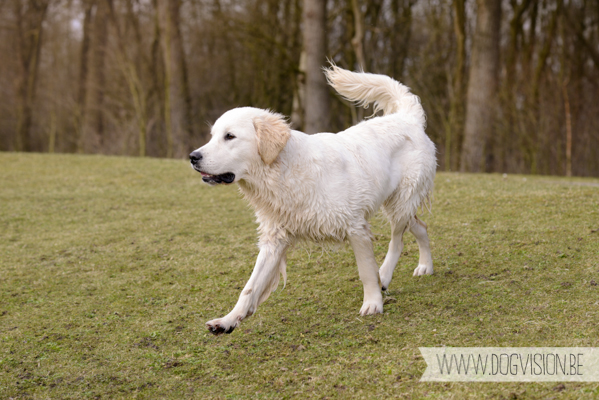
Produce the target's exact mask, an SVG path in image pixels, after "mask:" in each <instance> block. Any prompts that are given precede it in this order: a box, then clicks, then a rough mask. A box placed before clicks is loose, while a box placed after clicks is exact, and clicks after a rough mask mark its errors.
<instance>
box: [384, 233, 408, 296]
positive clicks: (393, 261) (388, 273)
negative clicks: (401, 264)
mask: <svg viewBox="0 0 599 400" xmlns="http://www.w3.org/2000/svg"><path fill="white" fill-rule="evenodd" d="M391 228H392V229H391V235H392V236H391V242H390V243H389V250H388V251H387V255H386V256H385V261H383V265H382V266H381V269H380V270H379V276H380V277H381V285H382V287H383V290H387V288H389V284H390V283H391V278H393V271H394V270H395V266H396V265H397V262H398V261H399V257H400V256H401V252H402V251H403V234H404V232H405V231H406V229H407V224H406V223H405V222H402V223H391Z"/></svg>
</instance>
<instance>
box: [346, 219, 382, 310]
mask: <svg viewBox="0 0 599 400" xmlns="http://www.w3.org/2000/svg"><path fill="white" fill-rule="evenodd" d="M349 242H350V244H351V246H352V248H353V250H354V254H355V256H356V262H357V263H358V272H359V274H360V279H361V280H362V284H363V285H364V303H363V304H362V308H361V309H360V315H371V314H379V313H382V312H383V295H382V293H381V281H380V279H379V269H378V266H377V263H376V259H375V258H374V251H373V249H372V239H371V234H370V229H369V228H368V225H367V224H365V225H364V227H363V228H361V229H360V230H358V231H357V232H355V233H353V234H352V235H350V236H349Z"/></svg>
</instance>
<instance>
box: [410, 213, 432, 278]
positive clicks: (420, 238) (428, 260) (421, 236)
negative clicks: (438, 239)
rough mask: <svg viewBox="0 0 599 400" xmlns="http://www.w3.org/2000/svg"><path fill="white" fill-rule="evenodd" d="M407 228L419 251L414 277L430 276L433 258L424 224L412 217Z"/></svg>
mask: <svg viewBox="0 0 599 400" xmlns="http://www.w3.org/2000/svg"><path fill="white" fill-rule="evenodd" d="M409 227H410V232H412V234H413V235H414V236H416V242H418V250H419V251H420V259H419V260H418V266H417V267H416V269H414V276H420V275H432V274H433V257H432V256H431V248H430V245H429V242H428V234H427V233H426V224H425V223H424V222H422V221H420V220H419V219H418V217H416V216H414V218H413V219H412V221H410V224H409Z"/></svg>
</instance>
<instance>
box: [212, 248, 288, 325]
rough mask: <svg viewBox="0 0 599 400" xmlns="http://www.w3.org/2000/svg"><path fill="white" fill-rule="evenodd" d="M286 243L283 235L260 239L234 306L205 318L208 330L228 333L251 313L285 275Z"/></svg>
mask: <svg viewBox="0 0 599 400" xmlns="http://www.w3.org/2000/svg"><path fill="white" fill-rule="evenodd" d="M288 246H289V244H288V242H287V241H286V240H285V239H281V238H272V237H271V238H270V239H269V240H264V241H262V240H261V244H260V253H259V254H258V259H257V260H256V266H255V267H254V271H253V272H252V275H251V276H250V279H249V280H248V282H247V284H246V285H245V287H244V288H243V291H242V292H241V295H240V296H239V300H238V301H237V304H236V305H235V307H234V308H233V310H232V311H231V312H230V313H229V314H227V315H226V316H224V317H223V318H218V319H213V320H212V321H208V322H206V327H207V328H208V330H209V331H210V332H212V333H214V334H215V335H219V334H221V333H231V332H233V329H235V328H236V327H237V326H238V325H239V323H240V322H241V321H242V320H243V319H244V318H246V317H249V316H250V315H252V314H253V313H254V312H255V311H256V309H257V308H258V306H259V305H260V303H262V302H263V301H264V300H266V299H267V298H268V296H269V295H270V294H271V293H272V292H273V291H274V290H275V289H276V288H277V285H278V283H279V278H280V275H281V274H283V275H285V271H284V270H283V269H284V268H285V265H286V264H285V254H286V252H287V248H288Z"/></svg>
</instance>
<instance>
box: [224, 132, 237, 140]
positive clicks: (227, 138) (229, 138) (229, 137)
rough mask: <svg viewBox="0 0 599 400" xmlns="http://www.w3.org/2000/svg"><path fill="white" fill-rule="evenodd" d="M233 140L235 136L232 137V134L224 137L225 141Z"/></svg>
mask: <svg viewBox="0 0 599 400" xmlns="http://www.w3.org/2000/svg"><path fill="white" fill-rule="evenodd" d="M233 139H235V135H233V134H232V133H227V134H226V135H225V140H233Z"/></svg>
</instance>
